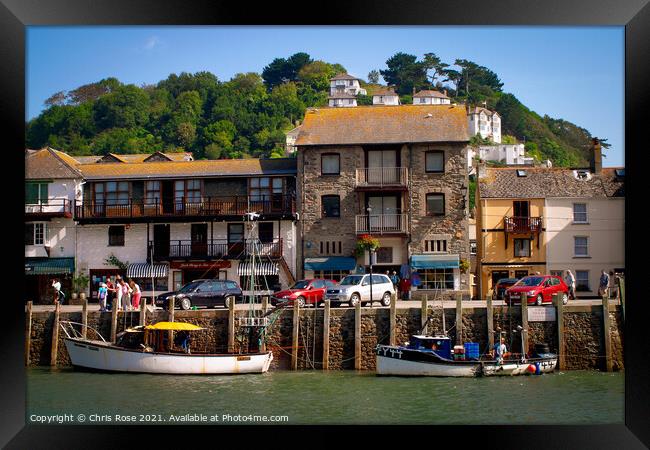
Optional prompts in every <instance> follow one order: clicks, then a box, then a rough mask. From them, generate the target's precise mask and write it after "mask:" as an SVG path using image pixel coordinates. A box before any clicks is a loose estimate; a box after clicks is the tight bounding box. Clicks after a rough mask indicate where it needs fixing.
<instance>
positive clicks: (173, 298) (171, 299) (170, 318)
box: [124, 295, 176, 349]
mask: <svg viewBox="0 0 650 450" xmlns="http://www.w3.org/2000/svg"><path fill="white" fill-rule="evenodd" d="M175 306H176V296H175V295H172V296H171V297H169V304H168V305H167V308H168V309H167V321H169V322H173V321H174V307H175ZM124 314H126V311H125V312H124ZM167 339H168V340H167V342H168V344H167V345H168V346H169V347H168V348H170V349H171V348H172V347H173V345H174V330H169V331H168V332H167Z"/></svg>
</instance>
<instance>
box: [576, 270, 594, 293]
mask: <svg viewBox="0 0 650 450" xmlns="http://www.w3.org/2000/svg"><path fill="white" fill-rule="evenodd" d="M590 290H591V289H589V271H588V270H576V291H583V292H584V291H590Z"/></svg>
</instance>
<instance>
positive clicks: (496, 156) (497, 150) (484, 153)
mask: <svg viewBox="0 0 650 450" xmlns="http://www.w3.org/2000/svg"><path fill="white" fill-rule="evenodd" d="M467 153H468V155H467V165H468V168H470V169H471V167H472V161H473V160H474V158H475V157H478V158H479V159H480V160H481V161H497V162H502V163H505V164H507V165H520V164H524V165H531V164H534V162H535V160H534V158H532V157H527V156H526V151H525V150H524V144H499V145H480V146H478V147H468V150H467Z"/></svg>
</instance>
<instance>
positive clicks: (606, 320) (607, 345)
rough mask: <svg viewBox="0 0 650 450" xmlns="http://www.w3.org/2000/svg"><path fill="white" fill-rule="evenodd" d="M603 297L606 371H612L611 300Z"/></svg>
mask: <svg viewBox="0 0 650 450" xmlns="http://www.w3.org/2000/svg"><path fill="white" fill-rule="evenodd" d="M607 297H608V296H607V294H605V295H603V340H604V342H605V370H606V371H607V372H611V371H612V338H611V336H610V331H611V330H610V320H609V298H607Z"/></svg>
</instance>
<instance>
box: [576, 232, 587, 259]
mask: <svg viewBox="0 0 650 450" xmlns="http://www.w3.org/2000/svg"><path fill="white" fill-rule="evenodd" d="M573 255H574V256H589V248H588V239H587V237H585V236H575V237H574V238H573Z"/></svg>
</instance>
